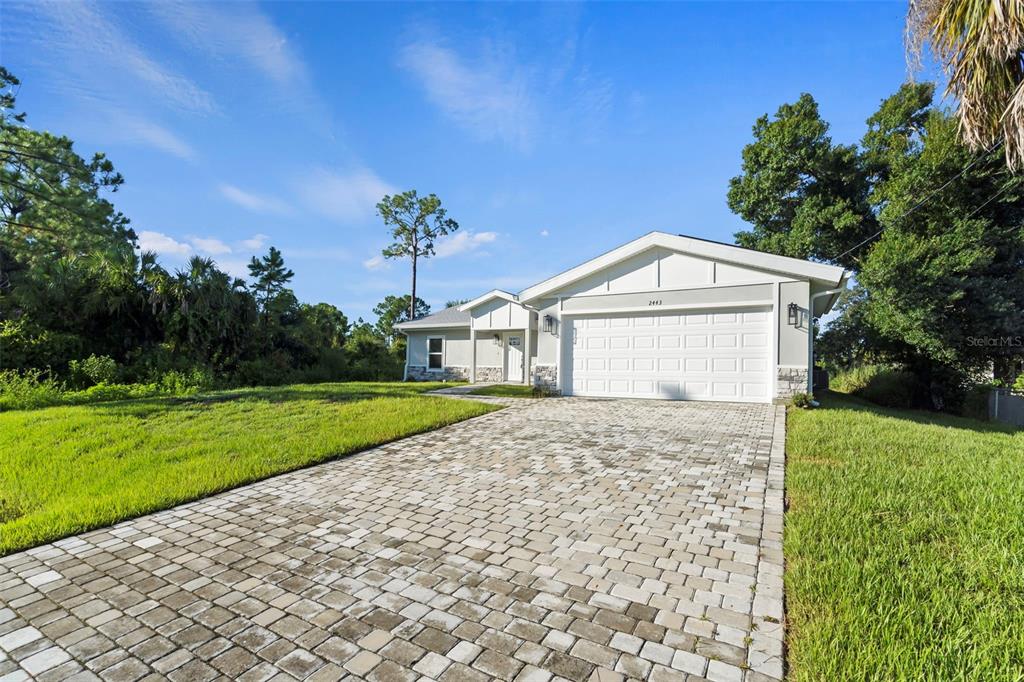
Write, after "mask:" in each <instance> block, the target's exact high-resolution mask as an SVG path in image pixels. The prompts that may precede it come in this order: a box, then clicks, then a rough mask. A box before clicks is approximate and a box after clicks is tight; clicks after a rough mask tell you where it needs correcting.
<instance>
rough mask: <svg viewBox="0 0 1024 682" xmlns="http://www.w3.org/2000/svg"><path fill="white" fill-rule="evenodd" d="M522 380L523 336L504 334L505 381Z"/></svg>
mask: <svg viewBox="0 0 1024 682" xmlns="http://www.w3.org/2000/svg"><path fill="white" fill-rule="evenodd" d="M522 380H523V336H522V334H505V381H519V382H521V381H522Z"/></svg>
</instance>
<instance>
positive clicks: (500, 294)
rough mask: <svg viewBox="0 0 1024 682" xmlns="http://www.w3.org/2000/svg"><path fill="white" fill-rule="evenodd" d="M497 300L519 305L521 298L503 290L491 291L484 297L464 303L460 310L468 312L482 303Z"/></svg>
mask: <svg viewBox="0 0 1024 682" xmlns="http://www.w3.org/2000/svg"><path fill="white" fill-rule="evenodd" d="M496 298H501V299H504V300H506V301H511V302H512V303H519V297H518V296H516V295H515V294H510V293H509V292H507V291H502V290H501V289H491V290H490V291H488V292H487V293H486V294H484V295H483V296H477V297H476V298H474V299H473V300H472V301H467V302H465V303H463V304H462V305H460V306H459V310H462V311H466V312H468V311H470V310H472V309H473V308H475V307H477V306H478V305H480V304H482V303H487V302H488V301H493V300H494V299H496Z"/></svg>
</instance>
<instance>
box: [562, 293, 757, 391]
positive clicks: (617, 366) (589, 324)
mask: <svg viewBox="0 0 1024 682" xmlns="http://www.w3.org/2000/svg"><path fill="white" fill-rule="evenodd" d="M770 317H771V315H770V313H769V310H768V309H767V308H744V309H738V310H730V311H727V312H708V311H703V312H702V311H697V312H678V313H667V314H656V315H637V314H628V315H605V316H600V317H577V318H572V320H571V329H572V333H571V335H570V336H569V338H567V339H566V342H567V343H568V344H569V345H568V348H567V353H568V355H569V358H568V359H569V360H570V362H567V363H566V367H567V368H571V369H570V375H571V376H570V377H566V378H567V379H569V381H567V382H566V383H567V384H570V385H571V386H572V394H573V395H581V396H607V397H628V398H668V399H677V400H679V399H682V400H727V401H743V402H766V401H768V400H769V399H770V391H769V387H770V374H769V371H768V370H769V363H768V358H769V355H770V353H769V350H770V347H771V343H770V339H771V333H770V332H771V328H770V326H769V320H770ZM570 382H571V383H570Z"/></svg>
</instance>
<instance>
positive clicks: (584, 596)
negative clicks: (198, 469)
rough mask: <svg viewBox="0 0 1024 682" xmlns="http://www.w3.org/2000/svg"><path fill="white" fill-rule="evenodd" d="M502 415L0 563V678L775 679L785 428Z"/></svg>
mask: <svg viewBox="0 0 1024 682" xmlns="http://www.w3.org/2000/svg"><path fill="white" fill-rule="evenodd" d="M496 401H497V402H502V403H503V404H507V405H510V407H509V408H508V409H506V410H503V411H501V412H498V413H494V414H490V415H487V416H484V417H481V418H479V419H475V420H471V421H468V422H463V423H460V424H455V425H452V426H449V427H445V428H442V429H439V430H436V431H434V432H431V433H426V434H421V435H418V436H413V437H411V438H407V439H404V440H401V441H396V442H394V443H390V444H387V445H384V446H381V447H377V448H373V449H371V450H368V451H366V452H363V453H360V454H357V455H355V456H352V457H349V458H345V459H341V460H338V461H335V462H331V463H328V464H324V465H320V466H317V467H312V468H309V469H305V470H302V471H298V472H294V473H291V474H285V475H282V476H277V477H274V478H271V479H267V480H266V481H262V482H258V483H255V484H252V485H247V486H243V487H241V488H238V489H236V490H233V491H229V492H226V493H223V494H220V495H215V496H213V497H210V498H206V499H203V500H198V501H196V502H193V503H190V504H186V505H182V506H179V507H176V508H173V509H169V510H166V511H162V512H158V513H155V514H150V515H148V516H145V517H142V518H139V519H134V520H130V521H126V522H123V523H120V524H117V525H116V526H114V527H112V528H105V529H100V530H96V531H93V532H89V533H84V534H82V535H79V536H75V537H73V538H67V539H65V540H61V541H58V542H56V543H53V544H51V545H45V546H43V547H39V548H36V549H33V550H29V551H27V552H20V553H17V554H12V555H10V556H8V557H3V558H0V603H2V604H3V605H4V606H3V607H2V608H0V677H2V676H4V675H9V674H13V675H19V674H24V675H25V676H28V675H29V674H33V675H35V676H37V677H38V678H39V679H40V680H47V679H65V678H66V679H78V678H81V679H96V678H97V676H99V677H101V678H103V679H111V680H132V681H134V680H139V679H150V678H159V677H166V678H169V679H171V680H189V681H190V682H192V681H194V680H199V681H202V680H212V679H215V678H217V677H218V676H224V677H228V678H234V679H239V680H259V681H261V682H262V681H263V680H269V679H275V678H280V679H285V674H287V675H288V676H292V677H300V678H308V679H315V680H318V679H325V680H326V679H343V678H347V679H370V680H381V681H383V682H390V681H392V680H394V681H396V682H397V681H402V680H411V679H418V678H419V677H421V676H426V677H429V678H434V679H441V680H476V679H481V680H484V679H505V680H513V679H519V680H548V679H553V678H558V679H563V680H565V679H567V680H589V679H594V680H599V681H600V680H608V681H611V680H618V679H623V678H632V679H654V680H656V679H680V677H681V676H682V675H690V676H693V677H695V678H697V677H702V676H706V677H707V678H708V679H712V680H716V679H717V680H738V679H741V678H744V676H745V679H747V680H759V681H761V680H772V679H775V680H778V679H780V678H781V676H782V668H783V665H782V655H783V647H782V642H783V634H784V633H783V629H782V625H781V624H780V622H781V621H782V620H783V617H784V614H783V612H782V609H783V604H784V602H783V594H782V589H783V582H782V570H783V569H782V557H781V551H780V548H781V538H782V509H783V499H782V491H783V475H784V472H783V466H784V462H783V443H784V436H785V433H784V411H783V410H782V408H777V407H772V406H767V405H738V404H727V403H714V404H712V403H671V402H660V401H632V400H585V399H573V398H569V399H546V400H542V401H521V400H520V401H517V400H513V399H496Z"/></svg>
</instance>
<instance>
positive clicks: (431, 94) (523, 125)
mask: <svg viewBox="0 0 1024 682" xmlns="http://www.w3.org/2000/svg"><path fill="white" fill-rule="evenodd" d="M399 65H400V66H401V67H402V68H404V69H406V70H407V71H409V72H410V73H411V74H412V75H413V76H414V77H416V79H417V81H418V83H419V85H420V86H421V87H422V88H423V89H424V91H425V92H426V94H427V97H428V98H429V99H430V100H431V101H432V102H433V103H434V104H435V105H436V106H437V107H438V108H440V109H441V110H442V111H443V112H444V113H445V114H447V115H448V116H450V117H451V118H452V119H454V120H455V121H456V122H457V123H459V124H461V125H463V126H464V127H466V128H468V129H469V130H471V131H473V132H474V133H475V134H476V135H477V136H478V137H480V138H482V139H485V140H490V139H498V140H501V141H504V142H505V143H507V144H510V145H512V146H514V147H519V148H527V147H529V146H530V144H531V142H532V140H533V138H534V135H535V125H536V123H537V120H538V113H537V104H536V102H535V100H534V94H533V93H532V92H531V90H532V84H531V78H530V74H529V72H528V70H527V69H525V68H524V67H522V66H520V65H519V64H518V63H516V61H515V60H514V59H513V58H510V57H508V56H506V55H505V54H503V53H501V52H500V51H499V52H498V53H495V54H486V55H481V56H480V57H478V58H476V59H469V58H466V57H464V56H462V55H460V54H459V53H457V52H456V51H455V50H454V49H452V48H450V47H447V46H446V45H444V44H442V43H441V42H440V41H438V40H430V39H420V40H416V41H414V42H410V43H408V44H406V45H405V46H404V47H402V49H401V51H400V53H399Z"/></svg>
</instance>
